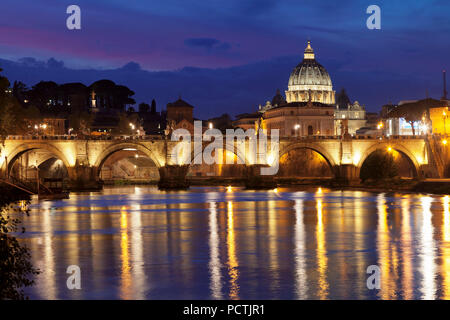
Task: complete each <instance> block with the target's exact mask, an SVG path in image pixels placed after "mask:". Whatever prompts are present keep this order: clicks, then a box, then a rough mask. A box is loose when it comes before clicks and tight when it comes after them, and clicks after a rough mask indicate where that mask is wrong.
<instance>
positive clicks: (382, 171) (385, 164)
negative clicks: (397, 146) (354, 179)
mask: <svg viewBox="0 0 450 320" xmlns="http://www.w3.org/2000/svg"><path fill="white" fill-rule="evenodd" d="M396 176H398V168H397V165H396V164H395V161H394V156H393V155H392V153H391V152H387V151H385V150H381V149H379V150H376V151H375V152H373V153H372V154H371V155H369V156H368V157H367V159H366V160H365V161H364V163H363V165H362V167H361V173H360V178H361V180H362V181H366V180H376V181H380V180H385V179H392V178H395V177H396Z"/></svg>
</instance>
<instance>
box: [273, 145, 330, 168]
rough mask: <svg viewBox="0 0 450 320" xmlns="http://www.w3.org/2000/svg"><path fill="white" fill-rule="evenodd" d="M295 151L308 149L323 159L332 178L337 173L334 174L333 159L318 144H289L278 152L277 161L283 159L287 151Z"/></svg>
mask: <svg viewBox="0 0 450 320" xmlns="http://www.w3.org/2000/svg"><path fill="white" fill-rule="evenodd" d="M295 149H309V150H312V151H314V152H317V153H318V154H320V155H321V156H322V157H323V158H324V159H325V161H326V162H327V164H328V166H329V167H330V170H331V173H332V174H333V175H334V176H337V173H336V170H337V167H336V163H335V161H334V159H333V157H332V156H331V154H330V153H328V151H327V150H326V149H325V148H324V147H322V146H320V145H318V144H313V143H306V142H297V143H293V144H289V145H287V146H286V147H284V148H283V149H282V150H280V156H279V158H278V159H281V157H283V156H284V155H285V154H287V153H288V152H289V151H292V150H295Z"/></svg>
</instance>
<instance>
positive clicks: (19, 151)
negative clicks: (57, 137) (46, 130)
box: [7, 142, 75, 174]
mask: <svg viewBox="0 0 450 320" xmlns="http://www.w3.org/2000/svg"><path fill="white" fill-rule="evenodd" d="M32 150H44V151H46V152H49V153H51V154H52V155H53V156H54V157H55V158H57V159H59V160H61V161H62V162H63V163H64V165H65V166H66V168H69V167H71V166H73V165H74V162H75V159H70V158H68V157H67V156H66V155H65V154H64V152H63V151H61V150H60V149H59V148H57V147H55V146H54V145H52V144H49V143H42V142H36V143H27V144H21V145H19V146H17V147H16V148H14V149H13V150H12V151H11V152H10V153H9V154H8V155H7V157H8V168H7V170H8V171H7V172H8V174H9V173H10V172H11V169H12V167H13V166H14V163H15V161H16V160H17V159H19V158H20V157H21V156H22V155H23V154H25V153H27V152H29V151H32ZM69 159H70V161H69ZM47 160H48V159H47Z"/></svg>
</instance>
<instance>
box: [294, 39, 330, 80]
mask: <svg viewBox="0 0 450 320" xmlns="http://www.w3.org/2000/svg"><path fill="white" fill-rule="evenodd" d="M296 85H321V86H331V85H332V84H331V78H330V75H329V74H328V72H327V70H326V69H325V68H324V67H323V66H322V65H321V64H320V63H318V62H317V61H316V59H315V56H314V50H313V49H312V48H311V41H308V46H307V47H306V49H305V55H304V59H303V61H302V62H301V63H299V64H298V65H297V66H296V67H295V69H294V70H293V71H292V72H291V76H290V77H289V86H296Z"/></svg>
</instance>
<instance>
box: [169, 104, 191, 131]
mask: <svg viewBox="0 0 450 320" xmlns="http://www.w3.org/2000/svg"><path fill="white" fill-rule="evenodd" d="M193 110H194V107H193V106H192V105H190V104H189V103H187V102H186V101H184V100H182V99H181V97H180V98H179V99H178V100H177V101H175V102H172V103H168V104H167V115H166V121H167V123H166V134H171V133H172V131H173V130H176V129H180V128H182V129H186V130H188V131H189V132H190V133H191V134H193V133H194V117H193Z"/></svg>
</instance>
